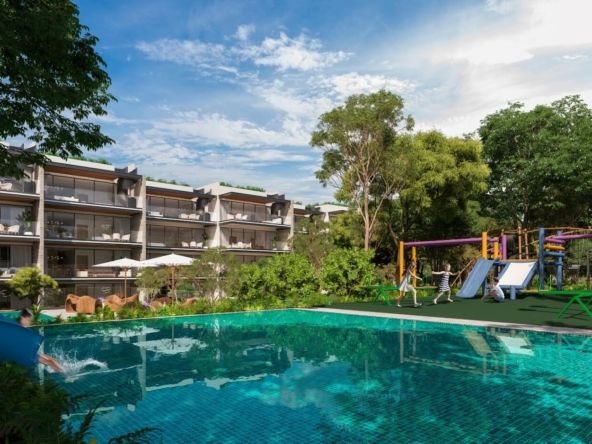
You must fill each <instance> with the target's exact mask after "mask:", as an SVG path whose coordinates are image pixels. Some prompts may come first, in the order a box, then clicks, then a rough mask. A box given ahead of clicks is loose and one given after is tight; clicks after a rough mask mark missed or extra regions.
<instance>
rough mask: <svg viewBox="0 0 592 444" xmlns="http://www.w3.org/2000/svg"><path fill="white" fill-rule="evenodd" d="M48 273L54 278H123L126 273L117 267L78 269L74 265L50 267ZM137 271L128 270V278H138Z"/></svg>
mask: <svg viewBox="0 0 592 444" xmlns="http://www.w3.org/2000/svg"><path fill="white" fill-rule="evenodd" d="M46 273H47V274H49V275H50V276H51V277H53V278H57V279H60V278H61V279H63V278H93V279H96V278H113V279H114V278H123V277H125V274H126V272H124V271H123V270H122V269H121V268H117V267H90V268H88V269H87V268H76V266H75V265H74V264H60V265H49V266H48V267H47V270H46ZM136 274H137V270H133V269H132V270H127V277H128V278H132V277H136Z"/></svg>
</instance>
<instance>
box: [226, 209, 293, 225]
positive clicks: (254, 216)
mask: <svg viewBox="0 0 592 444" xmlns="http://www.w3.org/2000/svg"><path fill="white" fill-rule="evenodd" d="M285 219H286V218H285V217H283V216H275V215H271V214H270V213H261V212H257V211H247V212H235V213H231V212H224V211H223V212H222V220H237V221H244V222H259V223H268V224H279V225H284V224H286V223H287V222H286V220H285Z"/></svg>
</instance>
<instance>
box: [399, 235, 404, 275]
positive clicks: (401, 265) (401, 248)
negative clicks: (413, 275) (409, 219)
mask: <svg viewBox="0 0 592 444" xmlns="http://www.w3.org/2000/svg"><path fill="white" fill-rule="evenodd" d="M404 249H405V245H404V243H403V241H400V242H399V284H401V281H402V280H403V270H404V269H405V252H404Z"/></svg>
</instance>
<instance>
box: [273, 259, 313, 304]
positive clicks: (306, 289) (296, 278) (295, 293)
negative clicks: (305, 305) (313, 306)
mask: <svg viewBox="0 0 592 444" xmlns="http://www.w3.org/2000/svg"><path fill="white" fill-rule="evenodd" d="M263 281H264V286H265V289H266V291H267V292H268V293H269V294H271V295H273V296H275V297H278V298H280V299H282V300H283V299H286V298H287V297H293V298H296V299H301V298H304V297H306V296H308V295H309V294H311V293H313V292H315V291H316V290H317V289H318V284H317V280H316V276H315V270H314V268H313V267H312V266H311V264H310V262H309V261H308V258H306V256H303V255H300V254H296V253H292V254H278V255H276V256H274V257H272V258H271V259H270V260H269V261H268V262H267V264H266V266H265V268H264V269H263Z"/></svg>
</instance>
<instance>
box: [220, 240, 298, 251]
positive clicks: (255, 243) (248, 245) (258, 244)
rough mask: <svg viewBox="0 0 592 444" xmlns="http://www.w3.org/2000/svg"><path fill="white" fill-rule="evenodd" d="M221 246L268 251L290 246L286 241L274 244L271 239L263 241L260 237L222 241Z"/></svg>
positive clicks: (284, 248) (288, 248) (283, 249)
mask: <svg viewBox="0 0 592 444" xmlns="http://www.w3.org/2000/svg"><path fill="white" fill-rule="evenodd" d="M222 246H223V247H226V248H232V249H244V250H268V251H289V250H290V247H289V245H288V243H287V242H277V243H276V244H275V246H274V245H273V242H272V241H264V240H261V239H257V240H254V239H251V241H248V242H245V241H237V242H230V241H223V242H222Z"/></svg>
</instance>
